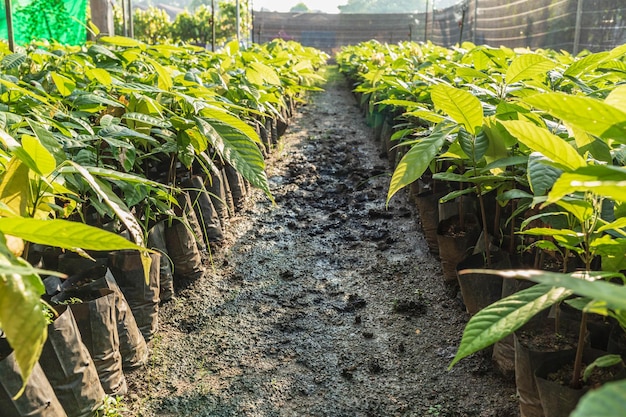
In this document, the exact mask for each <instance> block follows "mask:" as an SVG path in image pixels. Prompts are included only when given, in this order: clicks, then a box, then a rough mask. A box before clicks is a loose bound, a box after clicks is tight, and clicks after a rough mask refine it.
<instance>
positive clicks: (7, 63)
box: [0, 52, 27, 71]
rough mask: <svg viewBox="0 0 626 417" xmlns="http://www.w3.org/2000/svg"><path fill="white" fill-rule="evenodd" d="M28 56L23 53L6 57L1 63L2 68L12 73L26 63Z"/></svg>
mask: <svg viewBox="0 0 626 417" xmlns="http://www.w3.org/2000/svg"><path fill="white" fill-rule="evenodd" d="M26 57H27V55H26V54H25V53H23V52H16V53H13V54H9V55H6V56H5V57H4V58H2V61H0V67H2V69H3V70H5V71H10V70H12V69H15V68H18V67H19V66H20V65H22V64H23V63H24V62H26Z"/></svg>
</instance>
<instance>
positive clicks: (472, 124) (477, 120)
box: [430, 84, 483, 135]
mask: <svg viewBox="0 0 626 417" xmlns="http://www.w3.org/2000/svg"><path fill="white" fill-rule="evenodd" d="M430 96H431V99H432V101H433V103H434V104H435V106H436V107H437V108H439V109H440V110H442V111H443V112H444V113H446V114H447V115H448V116H450V117H451V118H452V120H454V121H455V122H457V123H458V124H460V125H463V126H464V127H465V130H467V131H468V132H469V133H471V134H472V135H475V134H476V133H477V131H478V129H479V128H480V127H481V126H482V125H483V108H482V105H481V104H480V100H478V99H477V98H476V97H474V96H473V95H472V93H470V92H469V91H465V90H461V89H458V88H454V87H450V86H447V85H444V84H437V85H434V86H433V87H432V88H431V89H430Z"/></svg>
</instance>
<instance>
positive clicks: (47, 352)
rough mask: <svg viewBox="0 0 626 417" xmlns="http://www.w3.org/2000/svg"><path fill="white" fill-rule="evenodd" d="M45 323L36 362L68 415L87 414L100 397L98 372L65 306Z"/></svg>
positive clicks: (87, 416) (102, 395) (99, 401)
mask: <svg viewBox="0 0 626 417" xmlns="http://www.w3.org/2000/svg"><path fill="white" fill-rule="evenodd" d="M57 313H58V316H57V317H56V318H55V319H54V321H53V322H52V323H51V324H50V325H48V338H47V339H46V343H45V344H44V346H43V350H42V352H41V357H40V358H39V363H40V364H41V368H42V369H43V371H44V373H45V374H46V376H47V377H48V380H49V381H50V384H51V385H52V388H53V389H54V392H55V393H56V396H57V398H58V399H59V402H60V403H61V405H62V406H63V409H64V410H65V412H66V413H67V415H68V417H89V416H92V415H93V413H94V412H95V411H96V410H97V409H98V407H100V405H101V404H102V401H103V400H104V395H105V394H104V390H103V389H102V385H101V384H100V380H99V379H98V371H97V370H96V366H95V364H94V362H93V360H92V359H91V356H90V355H89V351H88V350H87V347H85V345H84V344H83V341H82V339H81V337H80V331H79V330H78V326H77V324H76V320H74V316H73V315H72V310H71V309H70V308H69V307H68V306H58V308H57Z"/></svg>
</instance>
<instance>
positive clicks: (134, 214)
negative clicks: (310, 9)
mask: <svg viewBox="0 0 626 417" xmlns="http://www.w3.org/2000/svg"><path fill="white" fill-rule="evenodd" d="M0 53H1V54H2V57H1V58H0V69H1V74H0V141H1V142H2V144H1V146H0V160H1V164H0V166H1V167H2V169H1V174H0V210H1V216H0V235H1V236H2V239H0V240H1V243H0V254H1V255H0V256H1V257H2V264H3V272H2V274H1V275H0V327H1V328H2V332H3V338H1V339H0V341H2V343H3V344H2V346H0V359H2V361H0V365H1V366H2V369H0V372H1V373H2V378H1V380H2V381H1V382H2V385H3V387H4V389H3V392H6V393H9V394H10V395H9V397H11V396H16V397H18V395H17V394H21V393H22V392H23V390H24V389H26V391H24V393H23V395H21V396H19V398H17V400H15V401H13V400H11V398H9V397H6V398H4V397H3V398H2V400H0V401H1V403H2V407H1V408H2V409H3V413H5V412H6V413H8V414H6V415H25V414H24V413H28V412H29V411H27V410H28V408H25V407H33V408H34V409H39V412H43V411H42V410H46V411H45V412H46V413H48V414H40V415H54V416H60V415H66V414H67V415H68V416H79V415H80V416H82V415H91V413H92V412H93V411H94V409H96V408H98V407H100V406H101V405H102V400H103V396H104V393H107V394H110V395H118V394H123V393H124V392H125V390H126V385H125V381H124V375H123V372H122V367H124V368H133V367H137V366H140V365H142V364H143V363H145V360H146V355H147V349H146V340H150V338H151V337H152V336H153V335H154V332H155V331H156V329H157V320H158V317H157V312H158V305H159V303H160V302H164V301H167V300H168V299H169V298H171V296H172V279H173V277H175V278H181V279H195V278H198V277H199V276H201V275H202V273H203V272H204V264H203V258H204V259H205V260H206V257H207V256H209V254H210V251H211V249H212V248H215V247H216V246H218V245H219V243H220V242H221V241H222V239H223V236H224V234H223V233H224V230H225V228H226V227H227V226H228V221H229V217H230V216H232V215H233V214H234V213H236V212H237V211H238V210H239V209H240V208H241V206H242V204H243V202H244V199H245V197H246V194H247V193H248V191H249V189H250V188H251V187H257V188H260V189H261V190H263V191H264V192H265V193H266V194H267V196H268V198H270V199H271V198H272V197H271V193H270V191H269V186H268V182H267V177H266V175H265V172H264V169H265V162H264V159H265V157H266V156H267V154H268V153H269V152H271V151H272V149H273V148H274V147H275V145H276V144H277V141H278V138H279V136H280V135H281V134H282V132H283V131H284V129H285V128H286V126H287V123H288V120H289V117H290V116H291V115H292V113H293V111H294V110H295V108H296V106H297V104H298V103H299V102H300V101H301V100H303V99H304V96H305V94H306V92H307V91H311V90H316V89H318V87H316V86H315V85H316V83H318V82H319V81H320V80H321V79H322V78H321V76H320V75H318V74H317V72H316V71H317V69H318V68H319V67H320V66H321V65H323V64H324V62H325V60H326V59H327V56H326V55H325V54H324V53H322V52H320V51H317V50H314V49H312V48H305V47H302V46H301V45H299V44H297V43H294V42H285V41H282V40H277V41H274V42H271V43H268V44H264V45H253V46H251V47H250V48H248V49H245V50H243V49H240V48H239V46H238V45H237V44H236V43H231V44H229V45H227V47H226V48H225V49H224V50H223V51H221V52H219V53H211V52H208V51H206V50H205V49H204V48H198V47H193V46H173V45H147V44H144V43H142V42H139V41H135V40H132V39H128V38H122V37H99V38H98V40H97V41H96V42H94V43H88V44H87V45H84V46H80V47H66V46H60V45H56V44H53V45H50V44H43V43H33V44H31V45H29V46H28V47H26V48H25V49H23V50H19V51H16V52H15V53H11V52H9V51H8V48H6V46H5V47H2V51H0ZM42 276H47V278H46V279H45V282H44V281H43V280H42V279H41V277H42ZM58 277H62V278H65V279H62V280H60V279H59V278H58ZM42 296H43V299H44V300H45V301H46V302H47V303H46V306H42V302H41V300H42ZM72 316H73V317H72ZM76 327H78V329H80V332H77V331H76V330H75V329H76ZM81 336H82V341H83V342H84V346H83V344H81V343H77V342H76V337H78V338H79V339H80V338H81ZM68 346H69V347H71V349H72V350H71V352H70V353H71V354H70V355H69V356H70V357H69V358H58V357H56V354H59V353H61V352H62V351H64V350H68ZM85 346H86V350H85V349H84V348H83V347H85ZM11 351H13V353H11ZM42 352H43V353H42ZM40 356H41V367H40V365H39V363H38V359H39V358H40ZM42 369H43V372H42ZM31 372H32V374H31ZM29 377H30V379H29ZM94 377H95V380H96V382H94V379H93V378H94ZM47 379H49V380H50V382H51V384H48V382H47ZM29 380H30V381H31V383H29V384H28V385H26V382H27V381H29ZM98 380H99V382H98ZM46 388H48V392H45V393H44V392H43V391H44V390H45V389H46ZM50 389H52V391H50ZM57 396H58V397H59V399H63V400H62V401H61V402H60V405H59V403H58V402H56V399H55V400H54V401H53V400H52V398H54V397H57ZM55 404H56V405H57V406H55ZM9 410H11V411H9ZM31 411H32V410H31ZM11 413H12V414H11ZM3 415H4V414H3Z"/></svg>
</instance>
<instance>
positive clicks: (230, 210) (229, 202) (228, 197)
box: [220, 167, 235, 215]
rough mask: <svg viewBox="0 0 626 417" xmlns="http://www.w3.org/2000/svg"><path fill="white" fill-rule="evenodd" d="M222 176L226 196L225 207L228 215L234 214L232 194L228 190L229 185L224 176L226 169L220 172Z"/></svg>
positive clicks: (226, 177) (226, 176)
mask: <svg viewBox="0 0 626 417" xmlns="http://www.w3.org/2000/svg"><path fill="white" fill-rule="evenodd" d="M220 172H221V174H222V184H223V185H224V194H225V195H226V200H224V201H225V202H226V207H227V208H228V213H229V215H233V214H235V202H234V200H233V192H232V191H231V190H230V183H229V182H228V175H226V168H224V167H222V169H221V170H220Z"/></svg>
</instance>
